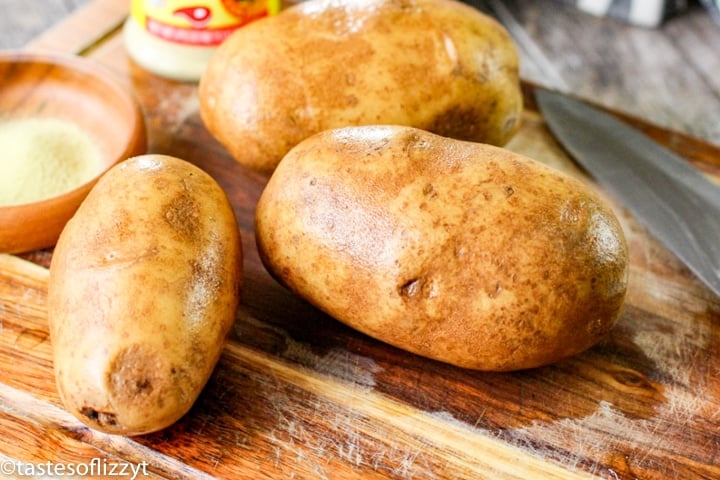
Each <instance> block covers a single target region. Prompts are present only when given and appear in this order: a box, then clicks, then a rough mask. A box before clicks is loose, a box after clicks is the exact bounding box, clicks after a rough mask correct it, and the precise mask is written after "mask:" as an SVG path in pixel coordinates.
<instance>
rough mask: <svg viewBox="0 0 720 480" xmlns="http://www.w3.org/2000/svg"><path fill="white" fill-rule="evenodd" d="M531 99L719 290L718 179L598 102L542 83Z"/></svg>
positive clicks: (605, 181)
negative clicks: (594, 104)
mask: <svg viewBox="0 0 720 480" xmlns="http://www.w3.org/2000/svg"><path fill="white" fill-rule="evenodd" d="M535 99H536V100H537V103H538V106H539V107H540V111H541V112H542V114H543V117H544V118H545V121H546V122H547V124H548V126H549V127H550V131H551V132H552V133H553V134H554V135H555V137H556V138H557V139H558V141H559V142H560V143H561V144H562V145H563V147H565V149H566V150H567V151H568V153H570V155H571V156H572V157H573V158H574V159H575V160H576V161H577V162H578V163H579V164H580V165H581V166H582V167H584V168H585V170H586V171H587V172H588V173H590V174H591V175H592V176H593V177H594V178H595V179H596V180H597V181H598V183H599V184H600V185H602V186H603V187H604V188H605V189H606V190H607V191H608V192H610V193H611V194H612V195H614V196H615V197H616V198H618V199H619V200H620V201H621V202H622V203H623V205H624V206H625V207H627V209H628V210H629V211H630V212H631V213H632V214H633V215H634V216H635V217H636V218H637V219H638V221H640V223H642V224H643V225H645V226H646V227H647V229H648V230H649V231H650V232H651V233H652V234H653V235H654V236H655V237H656V238H657V239H658V240H660V241H661V242H662V243H663V244H664V245H665V246H666V247H668V249H670V251H672V252H673V253H674V254H675V255H676V256H677V257H678V258H679V259H680V260H681V261H682V262H683V263H684V264H685V265H686V266H687V267H688V268H689V269H690V271H692V272H693V273H694V274H695V275H696V276H697V277H698V278H699V279H700V280H702V281H703V282H704V283H705V284H706V285H707V286H708V287H709V288H710V289H711V290H712V291H713V292H714V293H715V294H716V295H718V296H720V186H718V185H716V184H714V183H713V182H711V181H710V180H708V179H707V178H706V177H705V176H704V175H703V174H702V173H700V172H699V171H698V170H696V169H695V168H693V167H692V166H690V165H689V164H688V163H687V162H686V161H685V160H683V159H682V158H680V157H678V156H677V155H675V154H674V153H672V152H671V151H670V150H668V149H666V148H664V147H662V146H661V145H659V144H658V143H656V142H655V141H653V140H652V139H650V138H649V137H647V136H645V135H644V134H642V133H641V132H640V131H638V130H636V129H634V128H632V127H631V126H629V125H628V124H626V123H624V122H622V121H621V120H619V119H617V118H615V117H613V116H612V115H610V114H608V113H606V112H603V111H602V110H600V109H598V108H595V107H592V106H591V105H589V104H587V103H585V102H582V101H579V100H576V99H574V98H571V97H569V96H566V95H563V94H560V93H556V92H551V91H548V90H542V89H538V90H537V91H536V92H535Z"/></svg>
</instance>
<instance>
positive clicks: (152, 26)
mask: <svg viewBox="0 0 720 480" xmlns="http://www.w3.org/2000/svg"><path fill="white" fill-rule="evenodd" d="M279 9H280V0H254V1H253V0H132V6H131V12H130V13H131V15H132V16H133V17H134V18H135V20H136V21H137V22H138V24H139V25H141V26H142V27H143V28H144V29H145V30H147V31H148V32H149V33H151V34H153V35H155V36H157V37H160V38H162V39H163V40H168V41H171V42H175V43H182V44H187V45H198V46H213V45H218V44H220V43H221V42H222V41H223V40H225V39H226V38H227V37H228V35H230V34H231V33H232V32H233V31H234V30H235V29H237V28H239V27H242V26H243V25H245V24H247V23H250V22H252V21H254V20H257V19H260V18H263V17H266V16H268V15H274V14H276V13H277V12H278V10H279Z"/></svg>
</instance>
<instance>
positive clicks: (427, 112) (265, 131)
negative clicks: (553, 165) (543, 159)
mask: <svg viewBox="0 0 720 480" xmlns="http://www.w3.org/2000/svg"><path fill="white" fill-rule="evenodd" d="M518 64H519V60H518V55H517V52H516V49H515V46H514V44H513V42H512V39H511V38H510V36H509V35H508V33H507V32H506V31H505V29H504V28H503V27H502V26H501V25H500V24H499V23H497V22H496V21H495V20H494V19H492V18H491V17H488V16H486V15H484V14H482V13H480V12H479V11H478V10H476V9H474V8H472V7H470V6H468V5H465V4H462V3H460V2H457V1H454V0H340V1H338V0H309V1H307V2H303V3H301V4H299V5H297V6H295V7H293V8H290V9H288V10H285V11H283V12H281V13H280V14H279V15H277V16H274V17H270V18H266V19H263V20H261V21H258V22H253V23H252V24H251V25H247V26H245V27H243V28H241V29H239V30H238V31H237V32H235V33H234V34H233V35H232V36H231V37H230V38H228V39H227V40H226V41H225V42H224V43H223V44H222V45H221V46H220V48H219V49H218V51H217V52H216V53H215V54H214V55H213V57H212V58H211V60H210V62H209V64H208V66H207V70H206V71H205V74H204V75H203V78H202V79H201V82H200V89H199V98H200V111H201V114H202V118H203V121H204V123H205V125H206V126H207V127H208V129H209V130H210V132H211V133H212V134H213V135H214V136H215V137H216V138H217V139H218V140H219V141H220V142H221V143H222V144H223V145H224V146H225V147H226V148H227V149H228V150H229V152H230V153H231V154H232V155H233V156H234V157H235V158H236V159H237V160H238V161H239V162H240V163H241V164H243V165H246V166H249V167H251V168H253V169H255V170H259V171H264V172H271V171H272V170H273V169H274V168H275V166H276V165H277V163H278V162H279V161H280V159H281V158H282V157H283V156H284V155H285V154H286V153H287V152H288V151H289V150H290V148H292V147H293V146H294V145H296V144H297V143H299V142H300V141H302V140H304V139H305V138H307V137H309V136H311V135H313V134H315V133H318V132H320V131H322V130H327V129H331V128H339V127H345V126H352V125H373V124H395V125H408V126H413V127H418V128H421V129H424V130H428V131H432V132H435V133H438V134H440V135H443V136H448V137H452V138H458V139H463V140H471V141H477V142H483V143H490V144H495V145H503V144H504V143H505V142H507V141H508V140H509V139H510V138H511V136H512V135H513V134H514V133H515V131H516V130H517V127H518V125H519V120H520V112H521V110H522V96H521V92H520V83H519V78H518V70H519V65H518Z"/></svg>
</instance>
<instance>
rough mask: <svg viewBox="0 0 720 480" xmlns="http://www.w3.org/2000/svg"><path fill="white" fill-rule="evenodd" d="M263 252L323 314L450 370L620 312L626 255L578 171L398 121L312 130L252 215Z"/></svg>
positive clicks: (490, 363)
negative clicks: (395, 123)
mask: <svg viewBox="0 0 720 480" xmlns="http://www.w3.org/2000/svg"><path fill="white" fill-rule="evenodd" d="M255 222H256V226H255V227H256V228H255V230H256V239H257V244H258V250H259V252H260V255H261V258H262V260H263V262H264V264H265V266H266V267H267V269H268V270H269V271H270V272H271V274H272V275H273V276H274V277H275V278H277V279H278V280H279V281H280V282H281V283H282V284H284V285H286V286H287V287H288V288H290V289H291V290H292V291H294V292H296V293H297V294H299V295H300V296H302V297H304V298H305V299H307V300H308V301H309V302H311V303H312V304H314V305H315V306H317V307H318V308H320V309H321V310H324V311H325V312H326V313H328V314H329V315H331V316H333V317H334V318H336V319H338V320H340V321H342V322H344V323H345V324H347V325H349V326H351V327H353V328H355V329H357V330H360V331H362V332H364V333H366V334H368V335H370V336H372V337H375V338H377V339H379V340H382V341H384V342H387V343H389V344H392V345H395V346H397V347H399V348H402V349H405V350H408V351H410V352H414V353H416V354H419V355H423V356H426V357H430V358H433V359H436V360H440V361H443V362H447V363H451V364H454V365H458V366H461V367H467V368H471V369H479V370H491V371H507V370H517V369H525V368H531V367H537V366H541V365H545V364H548V363H552V362H555V361H557V360H559V359H562V358H564V357H567V356H570V355H573V354H575V353H578V352H580V351H582V350H584V349H586V348H588V347H590V346H591V345H593V344H594V343H596V342H597V341H598V340H599V339H600V338H601V337H602V336H603V335H604V334H605V333H606V332H608V330H610V328H611V327H612V326H613V325H614V324H615V322H616V320H617V317H618V315H619V314H620V311H621V308H622V305H623V301H624V297H625V292H626V289H627V277H628V252H627V245H626V242H625V238H624V235H623V232H622V229H621V227H620V224H619V222H618V220H617V218H616V217H615V215H614V214H613V212H612V210H611V209H610V208H609V206H607V204H606V203H605V202H604V201H602V200H601V199H600V198H599V197H598V196H597V195H596V194H595V193H594V192H592V191H591V190H590V189H589V188H587V187H586V186H585V185H584V184H582V183H581V182H580V181H579V180H576V179H574V178H571V177H569V176H566V175H564V174H562V173H560V172H557V171H555V170H552V169H550V168H549V167H547V166H545V165H543V164H541V163H539V162H536V161H534V160H532V159H529V158H527V157H524V156H521V155H518V154H515V153H512V152H510V151H507V150H504V149H501V148H497V147H492V146H489V145H482V144H476V143H470V142H463V141H458V140H452V139H448V138H445V137H440V136H437V135H434V134H431V133H428V132H425V131H421V130H417V129H412V128H407V127H397V126H387V127H384V126H377V127H348V128H344V129H337V130H332V131H327V132H323V133H320V134H318V135H316V136H313V137H311V138H309V139H307V140H305V141H304V142H302V143H301V144H299V145H298V146H297V147H295V148H294V149H293V150H292V151H291V152H290V153H289V154H288V155H287V156H286V157H285V158H284V159H283V161H282V162H281V163H280V165H279V166H278V168H277V169H276V171H275V172H274V174H273V175H272V177H271V178H270V181H269V183H268V185H267V187H266V189H265V190H264V192H263V194H262V196H261V198H260V201H259V204H258V206H257V212H256V219H255Z"/></svg>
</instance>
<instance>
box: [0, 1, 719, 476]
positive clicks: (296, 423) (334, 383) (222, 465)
mask: <svg viewBox="0 0 720 480" xmlns="http://www.w3.org/2000/svg"><path fill="white" fill-rule="evenodd" d="M125 3H127V2H118V1H116V0H95V1H94V2H92V3H91V4H89V6H88V7H86V8H85V9H83V10H80V11H79V12H78V13H76V14H75V15H74V16H73V17H71V18H70V19H69V20H68V21H66V22H65V23H63V24H61V25H60V26H58V27H57V28H55V29H53V30H51V31H49V32H47V33H46V34H45V35H43V36H42V37H40V38H38V39H37V40H36V41H35V42H33V44H31V45H30V47H29V48H52V49H62V50H65V51H70V52H75V53H79V54H81V55H84V56H87V57H89V58H91V59H93V60H95V61H97V62H98V63H100V64H103V65H104V66H105V67H107V68H110V69H111V70H112V71H114V72H115V73H116V74H117V76H118V78H119V79H120V81H121V82H123V83H124V84H126V85H127V86H128V87H129V88H130V89H132V90H133V91H134V93H135V95H136V97H137V99H138V100H139V102H140V103H141V105H142V107H143V111H144V113H145V116H146V120H147V127H148V136H149V142H150V150H151V151H152V152H155V153H166V154H170V155H175V156H178V157H181V158H185V159H187V160H189V161H191V162H193V163H195V164H197V165H199V166H201V167H202V168H204V169H205V170H206V171H208V172H209V173H210V174H211V175H213V177H215V178H216V179H217V180H218V182H219V183H220V184H221V186H222V187H223V188H224V189H225V190H226V191H227V193H228V195H229V197H230V199H231V201H232V203H233V205H234V207H235V211H236V213H237V216H238V220H239V222H240V225H241V228H242V236H243V247H244V249H245V254H246V260H245V266H244V269H245V285H244V290H243V294H242V304H241V307H240V309H239V311H238V314H237V321H236V323H235V327H234V330H233V333H232V336H231V338H230V340H229V341H228V343H227V345H226V348H225V350H224V353H223V355H222V358H221V360H220V363H219V365H218V367H217V369H216V371H215V372H214V374H213V376H212V378H211V380H210V382H209V384H208V385H207V387H206V388H205V390H204V391H203V393H202V395H201V396H200V398H199V399H198V401H197V402H196V404H195V406H194V407H193V408H192V410H191V411H190V412H189V413H188V414H187V415H186V416H185V417H183V419H181V421H179V422H178V423H177V424H175V425H174V426H172V427H170V428H168V429H166V430H164V431H161V432H158V433H155V434H151V435H146V436H142V437H135V438H127V437H120V436H112V435H106V434H102V433H99V432H96V431H93V430H90V429H88V428H87V427H85V426H84V425H83V424H81V423H79V422H78V421H77V420H76V419H75V418H74V417H72V416H71V415H70V414H68V413H67V412H66V411H64V410H63V408H62V405H61V403H60V401H59V399H58V396H57V393H56V390H55V385H54V378H53V372H52V357H51V347H50V342H49V335H48V327H47V322H46V310H45V298H46V280H47V276H48V270H47V269H46V267H47V266H48V265H49V261H50V258H51V256H52V252H51V251H50V250H46V251H40V252H31V253H29V254H24V255H21V256H11V255H0V432H2V436H1V438H0V462H30V463H36V464H37V463H44V462H55V463H64V464H79V463H83V462H84V463H89V462H90V461H92V460H93V459H96V460H95V461H96V463H97V464H101V463H102V464H105V465H109V464H111V463H113V462H124V461H127V462H132V463H133V464H137V465H145V466H146V467H145V471H146V472H147V473H148V475H149V476H150V477H166V478H212V477H217V478H298V479H299V478H302V479H305V478H308V479H314V478H329V479H334V478H341V479H352V478H363V479H372V478H400V479H410V478H417V479H429V478H448V479H464V478H467V479H482V478H488V479H498V478H499V479H506V478H513V479H515V478H516V479H538V478H564V479H575V478H593V477H595V478H605V479H634V478H642V479H668V478H672V479H692V478H706V479H711V478H720V299H719V298H717V297H716V296H714V295H713V294H712V293H711V292H710V291H709V290H708V289H706V288H705V287H704V286H703V285H702V284H701V283H699V281H697V280H696V279H695V278H694V277H693V275H692V274H691V273H690V272H689V271H688V270H687V269H686V268H684V267H683V265H682V264H680V263H679V261H678V260H677V259H676V258H675V257H674V256H673V255H672V254H670V253H669V252H668V251H667V250H666V249H665V248H664V247H662V246H661V245H660V244H658V243H657V242H656V241H655V240H654V239H653V238H651V237H650V236H649V234H648V233H647V231H646V230H645V229H643V228H642V227H641V226H639V224H638V223H637V222H636V221H635V219H633V218H632V217H631V216H630V215H629V213H627V211H626V210H624V209H623V207H622V206H621V205H620V204H618V203H617V202H616V201H615V200H614V199H612V198H609V197H608V199H609V201H610V202H611V204H612V205H613V206H614V207H615V209H616V212H617V214H618V216H619V218H620V219H621V222H622V225H623V228H624V230H625V232H626V235H627V238H628V242H629V245H630V254H631V263H632V265H631V275H630V287H629V292H628V297H627V302H626V305H625V308H624V312H623V314H622V316H621V318H620V320H619V323H618V325H617V326H616V328H615V329H614V330H613V331H612V332H611V333H610V334H609V335H608V336H607V338H605V339H604V340H602V341H601V342H600V343H599V344H598V345H597V346H595V347H593V348H591V349H590V350H588V351H586V352H585V353H583V354H580V355H577V356H575V357H573V358H570V359H568V360H565V361H562V362H559V363H557V364H555V365H551V366H548V367H544V368H539V369H535V370H530V371H523V372H515V373H505V374H496V373H481V372H474V371H468V370H463V369H459V368H455V367H451V366H448V365H444V364H440V363H437V362H434V361H430V360H427V359H423V358H420V357H417V356H414V355H411V354H408V353H405V352H403V351H400V350H398V349H395V348H392V347H390V346H387V345H385V344H382V343H380V342H378V341H375V340H373V339H371V338H369V337H366V336H364V335H362V334H360V333H357V332H355V331H353V330H351V329H349V328H347V327H345V326H344V325H342V324H340V323H338V322H336V321H334V320H333V319H331V318H329V317H328V316H326V315H324V314H322V313H320V312H318V311H317V310H315V309H314V308H313V307H311V306H309V305H308V304H307V303H305V302H304V301H303V300H301V299H299V298H297V297H296V296H294V295H292V294H291V293H289V292H288V291H286V290H284V289H283V288H282V287H281V286H279V285H278V284H277V283H276V282H274V281H273V280H272V279H271V278H270V277H269V275H268V274H267V273H266V272H265V270H264V268H263V267H262V265H261V263H260V261H259V259H258V256H257V251H256V248H255V239H254V236H253V230H252V220H253V214H254V207H255V203H256V201H257V199H258V196H259V194H260V192H261V191H262V188H263V186H264V184H265V182H266V178H265V177H263V176H261V175H258V174H256V173H253V172H250V171H248V170H246V169H243V168H242V167H240V166H239V165H237V164H236V163H235V162H234V161H233V160H232V159H231V158H230V157H229V156H228V154H227V153H226V151H225V150H224V149H223V148H222V147H221V146H220V145H219V144H218V143H217V142H216V141H215V140H214V139H213V138H212V137H211V136H210V134H209V133H208V132H207V131H206V129H205V128H204V126H203V124H202V122H201V119H200V116H199V113H198V101H197V95H196V93H197V91H196V86H195V85H193V84H179V83H174V82H171V81H168V80H164V79H161V78H159V77H156V76H154V75H151V74H149V73H147V72H145V71H143V70H141V69H139V68H138V67H136V66H134V65H133V64H132V63H131V61H130V60H129V59H128V57H127V55H126V53H125V51H124V47H123V43H122V38H121V34H120V30H119V28H120V26H121V24H122V21H123V20H124V18H125V15H126V14H127V6H126V5H125ZM525 89H526V93H527V107H528V108H527V112H526V113H525V115H524V124H523V128H522V131H521V132H520V133H519V134H518V135H517V137H516V138H515V139H514V140H513V141H512V142H511V143H510V145H508V148H510V149H513V150H516V151H518V152H522V153H525V154H527V155H529V156H531V157H534V158H536V159H537V160H540V161H542V162H545V163H548V164H550V165H553V166H555V167H557V168H559V169H562V170H564V171H567V172H570V173H571V174H573V175H576V176H578V177H579V178H581V179H583V180H584V181H586V182H588V183H589V184H590V185H591V186H592V187H593V188H597V186H596V185H595V184H594V183H593V182H592V181H591V180H590V179H589V178H588V177H587V176H585V174H584V173H583V172H581V171H580V170H579V169H578V168H577V167H575V166H574V164H573V163H572V162H571V161H570V159H569V158H568V157H567V156H566V155H565V154H564V153H563V151H562V149H561V148H560V147H559V146H558V144H557V143H556V142H555V141H554V140H553V138H552V137H551V136H550V134H549V133H548V131H547V130H546V128H545V125H544V123H543V120H542V118H541V117H540V115H539V114H538V113H537V112H536V111H535V110H534V103H533V102H532V98H531V94H532V90H533V87H532V86H531V85H525ZM629 120H630V121H632V122H633V123H635V124H636V125H638V126H640V127H641V128H642V129H643V130H645V131H646V132H647V133H648V134H650V135H651V136H653V137H654V138H656V139H657V140H659V141H660V142H662V143H665V144H668V145H669V146H670V147H671V148H673V149H675V150H677V151H678V152H680V153H681V154H682V155H684V156H685V157H686V158H687V159H688V160H690V161H691V162H693V164H694V165H696V166H697V167H699V168H701V169H702V170H703V171H705V172H706V173H708V174H709V175H711V176H712V177H713V178H715V179H716V180H718V179H720V149H719V148H717V147H713V146H711V145H708V144H704V143H702V142H700V141H697V140H694V139H692V138H688V137H686V136H683V135H679V134H676V133H673V132H667V131H664V130H662V129H659V128H655V127H653V126H651V125H648V124H645V123H643V122H641V121H638V120H634V119H629ZM601 193H602V192H601ZM719 241H720V239H719ZM143 462H144V463H143ZM13 464H16V463H13ZM96 471H97V470H96ZM0 476H2V473H0ZM139 478H142V475H141V476H140V477H139Z"/></svg>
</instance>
